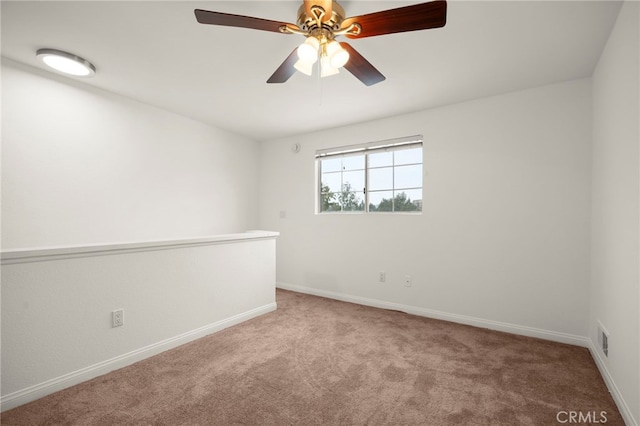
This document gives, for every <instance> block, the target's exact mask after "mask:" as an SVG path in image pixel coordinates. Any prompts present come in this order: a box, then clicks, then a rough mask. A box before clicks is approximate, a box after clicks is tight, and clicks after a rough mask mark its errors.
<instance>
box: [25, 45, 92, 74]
mask: <svg viewBox="0 0 640 426" xmlns="http://www.w3.org/2000/svg"><path fill="white" fill-rule="evenodd" d="M36 57H38V58H39V59H40V60H41V61H42V62H43V63H44V64H45V65H47V66H48V67H50V68H53V69H54V70H56V71H59V72H61V73H64V74H67V75H72V76H75V77H93V76H94V75H95V73H96V67H94V66H93V64H92V63H91V62H89V61H87V60H86V59H84V58H81V57H79V56H76V55H74V54H72V53H68V52H64V51H62V50H56V49H38V51H37V52H36Z"/></svg>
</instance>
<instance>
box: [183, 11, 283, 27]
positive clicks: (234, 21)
mask: <svg viewBox="0 0 640 426" xmlns="http://www.w3.org/2000/svg"><path fill="white" fill-rule="evenodd" d="M195 14H196V19H197V20H198V22H200V23H201V24H210V25H224V26H227V27H239V28H251V29H254V30H262V31H272V32H275V33H279V32H280V27H282V26H283V25H284V26H286V25H287V23H286V22H277V21H270V20H268V19H262V18H252V17H251V16H242V15H232V14H230V13H222V12H212V11H210V10H202V9H196V10H195ZM289 25H291V24H289Z"/></svg>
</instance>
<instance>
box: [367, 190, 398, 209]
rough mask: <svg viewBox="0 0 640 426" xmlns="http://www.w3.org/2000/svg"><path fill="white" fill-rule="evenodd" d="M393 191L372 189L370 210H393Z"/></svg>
mask: <svg viewBox="0 0 640 426" xmlns="http://www.w3.org/2000/svg"><path fill="white" fill-rule="evenodd" d="M392 200H393V191H370V192H369V211H370V212H390V211H393V210H392Z"/></svg>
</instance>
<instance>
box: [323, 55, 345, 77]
mask: <svg viewBox="0 0 640 426" xmlns="http://www.w3.org/2000/svg"><path fill="white" fill-rule="evenodd" d="M339 73H340V70H339V69H338V68H336V67H334V66H332V65H331V61H330V60H329V58H328V57H326V56H323V57H322V58H321V59H320V77H321V78H322V77H329V76H332V75H336V74H339Z"/></svg>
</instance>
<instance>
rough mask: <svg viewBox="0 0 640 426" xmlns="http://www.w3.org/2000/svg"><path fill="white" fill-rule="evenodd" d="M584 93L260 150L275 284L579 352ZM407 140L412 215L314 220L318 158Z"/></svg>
mask: <svg viewBox="0 0 640 426" xmlns="http://www.w3.org/2000/svg"><path fill="white" fill-rule="evenodd" d="M590 84H591V82H590V80H589V79H584V80H577V81H571V82H567V83H562V84H557V85H553V86H546V87H541V88H535V89H531V90H526V91H522V92H517V93H510V94H506V95H501V96H496V97H491V98H486V99H480V100H477V101H472V102H466V103H462V104H457V105H452V106H447V107H443V108H438V109H433V110H428V111H423V112H419V113H414V114H409V115H403V116H399V117H393V118H389V119H386V120H380V121H376V122H370V123H363V124H357V125H352V126H347V127H343V128H337V129H333V130H327V131H323V132H318V133H312V134H306V135H301V136H299V137H295V138H287V139H279V140H273V141H269V142H267V143H264V144H263V145H262V146H261V149H262V152H261V159H260V167H261V174H260V197H261V203H260V226H261V227H263V229H272V230H277V231H279V232H280V233H281V235H280V238H279V240H278V247H277V253H278V259H279V261H278V269H277V280H278V284H279V285H280V286H283V287H289V288H297V289H299V290H300V289H303V290H305V291H311V292H316V293H319V294H331V295H334V296H336V295H338V296H340V295H342V296H354V297H355V298H356V299H353V298H352V300H358V301H364V300H368V301H384V302H385V303H387V305H388V304H389V303H391V304H398V305H402V306H403V307H405V308H406V307H414V308H418V310H417V311H416V310H415V309H414V311H416V312H424V313H427V314H430V315H435V316H437V315H438V314H440V313H443V314H446V315H445V317H447V318H449V319H455V320H462V321H463V322H464V321H467V322H471V323H476V324H481V325H486V326H490V327H493V328H503V329H508V330H510V331H517V332H522V333H524V334H533V335H539V336H543V337H547V338H552V339H556V340H561V341H570V342H573V343H579V344H584V345H586V336H587V334H588V331H587V318H588V306H589V295H588V292H589V216H590V213H589V211H590V177H589V176H590V162H591V160H590V155H591V146H590V145H591V144H590V141H591V87H590ZM413 134H423V135H424V170H425V177H424V191H423V198H424V211H423V213H422V215H419V216H413V215H373V214H372V215H366V216H363V215H359V214H355V215H315V214H314V201H315V198H314V197H315V190H314V185H315V167H314V151H315V150H316V149H319V148H327V147H331V146H341V145H349V144H354V143H360V142H368V141H376V140H382V139H389V138H394V137H399V136H408V135H413ZM295 142H299V143H301V145H302V149H301V151H300V152H299V153H298V154H294V153H293V152H292V151H291V146H292V144H293V143H295ZM281 211H284V212H285V213H286V217H285V218H284V219H281V218H280V216H279V214H280V212H281ZM379 271H385V272H386V274H387V282H386V283H384V284H382V283H379V282H377V281H378V272H379ZM405 274H409V275H411V276H412V277H413V286H412V287H408V288H407V287H404V285H403V284H402V277H403V276H404V275H405ZM469 320H470V321H469ZM476 320H479V321H476ZM530 332H532V333H530Z"/></svg>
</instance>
